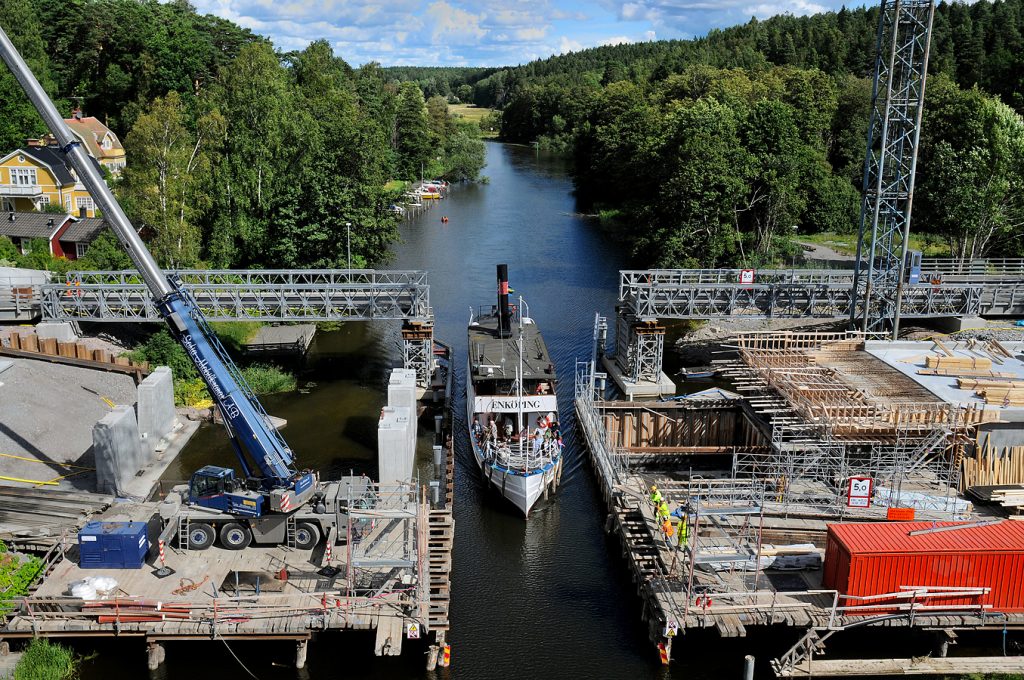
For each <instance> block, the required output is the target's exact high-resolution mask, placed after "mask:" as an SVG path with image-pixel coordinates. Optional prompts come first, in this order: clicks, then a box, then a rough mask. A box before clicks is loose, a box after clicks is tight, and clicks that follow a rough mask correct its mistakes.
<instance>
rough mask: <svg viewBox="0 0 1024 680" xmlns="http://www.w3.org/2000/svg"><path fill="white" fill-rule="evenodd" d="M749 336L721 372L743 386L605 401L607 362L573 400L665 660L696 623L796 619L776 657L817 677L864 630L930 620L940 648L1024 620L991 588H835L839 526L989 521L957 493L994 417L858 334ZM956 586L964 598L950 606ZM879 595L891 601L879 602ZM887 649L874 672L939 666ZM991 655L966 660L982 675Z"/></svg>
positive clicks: (793, 672) (583, 379) (581, 367)
mask: <svg viewBox="0 0 1024 680" xmlns="http://www.w3.org/2000/svg"><path fill="white" fill-rule="evenodd" d="M735 347H736V348H737V352H736V357H735V358H731V359H728V360H725V361H722V362H719V363H718V364H717V366H718V367H719V368H720V370H722V371H723V372H724V373H725V374H726V375H727V376H728V377H729V378H730V379H731V381H732V383H733V385H734V386H735V388H736V390H737V392H736V393H731V392H728V391H725V390H708V391H707V392H706V393H704V394H695V395H689V396H688V397H685V398H677V399H674V400H672V401H666V402H652V401H647V402H634V401H608V400H606V399H604V398H603V384H604V382H605V380H606V377H605V375H604V374H600V373H598V372H597V370H596V369H597V366H596V364H595V362H589V363H582V362H581V363H580V364H578V366H577V376H576V412H577V417H578V422H579V426H580V429H581V432H582V434H583V435H584V439H585V441H586V443H587V447H588V450H589V455H590V459H591V461H592V463H593V466H594V469H595V471H596V473H597V477H598V481H599V485H600V488H601V492H602V495H603V497H604V499H605V501H606V503H607V505H608V510H609V514H608V518H607V522H606V529H607V530H608V531H609V532H610V533H614V534H615V535H616V536H617V537H618V538H619V541H620V542H621V544H622V549H623V555H624V556H625V559H626V562H627V564H628V566H629V570H630V572H631V575H632V578H633V581H634V584H635V586H636V591H637V595H638V597H639V598H640V599H641V600H642V602H643V619H644V621H645V622H646V623H647V625H648V632H649V636H650V639H651V640H652V642H654V643H657V644H658V645H659V647H660V648H661V651H662V652H663V654H664V656H665V657H667V658H671V650H672V641H673V639H674V638H675V637H676V636H680V635H685V634H686V632H687V631H690V630H695V629H714V630H716V631H717V632H718V634H719V635H721V636H722V637H727V638H732V637H744V636H746V635H747V633H748V631H749V630H750V629H756V628H762V629H763V628H765V627H774V626H786V627H790V628H794V629H797V630H801V631H803V637H802V638H800V640H799V642H798V643H797V644H796V645H794V647H793V648H792V649H790V650H789V651H787V652H785V653H784V654H780V656H779V658H777V659H775V660H774V662H773V668H774V669H775V671H776V673H777V675H779V676H780V677H805V676H807V671H808V669H813V674H814V675H828V674H839V671H840V669H842V668H846V669H848V668H849V667H850V664H851V663H852V662H845V665H843V664H844V662H842V661H839V660H831V661H829V662H828V663H827V664H826V662H824V661H820V660H816V659H813V657H814V656H815V655H820V654H822V653H824V650H825V641H826V640H827V639H828V638H830V637H832V636H834V635H836V634H839V633H840V632H841V631H843V630H845V629H847V628H850V627H863V626H868V627H879V628H883V627H884V628H887V629H894V630H899V629H903V630H907V629H910V628H914V629H918V630H921V629H924V630H930V631H933V632H934V633H935V635H936V636H937V645H938V647H937V649H938V650H939V653H938V654H936V655H937V656H938V655H941V656H945V651H946V649H947V648H948V645H949V644H951V643H954V642H955V638H956V633H957V631H966V630H972V631H979V630H980V631H985V630H989V631H999V632H1000V633H1001V632H1002V631H1003V630H1004V629H1005V628H1020V627H1024V613H1022V612H996V611H993V609H992V606H991V605H989V604H987V603H986V597H987V596H988V595H989V592H990V589H989V588H985V587H964V588H956V587H927V586H921V585H919V584H907V587H905V588H900V589H898V591H897V592H890V593H880V594H878V595H874V596H871V597H853V596H848V595H844V594H842V593H840V592H838V591H837V590H835V589H830V588H826V587H823V585H822V574H823V572H822V562H823V558H824V553H825V551H824V548H825V537H826V533H827V526H828V524H829V523H833V522H871V521H874V522H878V521H887V520H890V519H895V518H897V517H899V518H907V517H908V516H909V517H912V518H915V519H917V520H934V521H939V520H943V521H949V520H974V521H977V520H979V519H981V520H986V519H992V518H990V517H986V516H984V515H983V514H982V511H981V509H979V508H975V507H974V506H973V505H972V504H971V503H970V502H968V501H967V500H965V499H964V498H963V497H961V496H959V495H958V494H957V487H958V481H959V472H960V469H961V466H962V461H963V460H964V458H965V457H969V456H970V455H971V454H972V447H973V444H974V442H975V438H976V436H977V431H978V430H979V428H981V427H984V426H986V425H988V424H992V423H994V422H995V421H996V420H998V416H997V414H995V413H993V412H992V411H991V410H990V409H987V408H986V407H985V405H984V404H980V405H979V404H974V403H971V404H950V403H948V402H946V401H943V400H942V399H940V398H937V397H936V396H935V395H934V394H932V393H930V392H928V391H927V390H925V389H923V388H921V387H920V386H918V385H916V384H915V383H914V381H912V380H910V379H909V378H908V377H907V376H906V375H904V374H903V373H902V372H900V371H898V370H896V369H893V368H890V367H888V366H887V365H886V364H885V363H884V362H882V361H880V360H879V359H878V358H877V357H876V356H874V355H873V354H871V353H868V352H865V351H864V343H863V340H862V339H861V338H859V337H858V336H855V335H846V334H793V333H782V334H748V335H746V336H741V337H739V338H738V339H737V340H736V344H735ZM862 476H863V477H865V478H870V479H871V480H872V483H873V484H874V489H873V490H874V494H873V498H872V500H871V501H869V502H868V503H866V504H864V506H863V507H857V506H858V505H861V504H860V503H859V502H857V501H855V500H854V501H852V502H851V495H850V493H851V492H850V489H849V487H848V485H847V484H848V481H849V480H850V479H851V478H858V477H862ZM652 486H656V487H657V489H658V494H660V496H661V497H662V498H663V499H664V500H665V501H666V502H667V503H668V505H669V507H670V508H671V510H673V511H677V512H678V513H680V514H683V515H685V516H686V518H687V526H688V531H687V534H686V536H685V538H684V540H683V541H682V542H681V543H680V541H679V533H678V532H677V531H675V532H666V531H665V530H664V528H663V527H664V525H663V516H659V515H658V511H657V510H656V508H655V505H654V504H653V503H652V501H651V495H652V490H651V489H652ZM869 498H871V497H870V496H869ZM985 511H986V512H991V511H990V510H988V509H986V510H985ZM672 520H673V521H672V526H673V528H675V527H678V526H679V524H678V522H677V521H676V518H674V517H673V518H672ZM1007 521H1008V520H1007ZM954 592H955V594H956V596H957V598H958V604H956V605H949V604H948V601H949V598H950V597H951V593H954ZM879 601H884V602H886V603H887V606H886V611H885V612H884V613H880V612H879V611H878V606H877V604H875V605H874V606H872V603H877V602H879ZM881 661H882V660H880V661H879V662H878V663H876V664H874V665H873V666H871V667H872V668H876V671H875V673H876V674H877V673H882V674H884V673H888V672H894V673H895V672H896V671H890V670H885V669H887V668H890V667H892V668H895V667H896V666H897V665H898V666H899V667H900V668H903V669H911V668H918V667H919V668H927V667H930V666H928V665H927V664H923V665H922V664H917V665H916V666H915V665H914V664H912V663H910V662H909V661H908V662H907V663H904V664H902V665H900V664H899V661H898V660H896V661H893V662H892V663H890V665H889V666H885V665H884V664H882V662H881ZM885 661H888V660H885ZM857 663H860V662H857ZM992 663H993V662H991V661H989V662H986V663H981V662H979V663H978V664H976V665H975V666H969V665H965V664H964V663H960V664H959V665H957V666H956V667H957V669H958V670H957V672H984V671H986V670H987V669H989V668H995V666H993V665H992ZM829 664H831V665H829ZM883 666H884V668H883ZM996 666H999V668H1006V666H1005V665H1000V664H999V663H996ZM865 667H868V666H865ZM934 667H935V668H939V666H934ZM951 667H952V666H951ZM829 668H832V669H833V670H832V671H829V672H826V670H827V669H829ZM1017 670H1019V667H1017ZM901 672H902V671H901ZM907 672H925V671H913V670H907ZM931 672H942V671H931Z"/></svg>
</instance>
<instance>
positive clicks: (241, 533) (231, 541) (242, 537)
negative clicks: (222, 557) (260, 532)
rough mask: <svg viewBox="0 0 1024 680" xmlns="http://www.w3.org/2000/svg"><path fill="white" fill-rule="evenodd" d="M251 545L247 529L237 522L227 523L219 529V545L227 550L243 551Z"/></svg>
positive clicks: (250, 534) (249, 533)
mask: <svg viewBox="0 0 1024 680" xmlns="http://www.w3.org/2000/svg"><path fill="white" fill-rule="evenodd" d="M250 543H252V532H251V531H249V527H247V526H245V525H243V524H239V523H238V522H228V523H227V524H225V525H223V526H222V527H221V528H220V544H221V545H222V546H224V547H225V548H227V549H228V550H244V549H245V548H248V547H249V544H250Z"/></svg>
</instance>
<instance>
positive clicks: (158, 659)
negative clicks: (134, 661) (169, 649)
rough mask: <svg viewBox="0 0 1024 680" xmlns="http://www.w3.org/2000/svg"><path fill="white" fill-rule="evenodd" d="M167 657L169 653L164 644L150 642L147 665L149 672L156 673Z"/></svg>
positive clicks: (147, 648) (147, 650) (147, 651)
mask: <svg viewBox="0 0 1024 680" xmlns="http://www.w3.org/2000/svg"><path fill="white" fill-rule="evenodd" d="M166 655H167V653H166V651H165V650H164V646H163V645H162V644H160V643H159V642H150V643H149V644H148V645H147V646H146V665H147V666H148V668H149V670H151V671H155V670H156V669H158V668H160V664H162V663H163V662H164V658H165V657H166Z"/></svg>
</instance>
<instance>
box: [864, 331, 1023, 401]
mask: <svg viewBox="0 0 1024 680" xmlns="http://www.w3.org/2000/svg"><path fill="white" fill-rule="evenodd" d="M944 344H945V345H946V347H948V348H949V349H950V350H951V351H952V352H953V354H954V355H956V356H962V357H966V358H971V357H975V358H976V357H978V355H977V354H972V353H971V352H969V351H967V349H966V348H965V345H964V343H963V342H944ZM1019 345H1020V343H1003V346H1004V347H1006V348H1007V349H1008V350H1010V351H1011V352H1012V353H1014V354H1015V357H1014V358H1013V359H1008V358H1005V357H1001V359H1002V362H1003V363H1002V364H996V363H993V365H992V370H993V371H999V372H1001V373H1012V374H1013V375H1014V376H1015V377H1019V379H1020V380H1022V381H1024V361H1021V359H1020V358H1017V357H1018V356H1019V355H1018V354H1017V353H1018V352H1019V350H1020V347H1019ZM864 349H865V350H866V351H867V352H868V353H869V354H871V355H873V356H875V357H878V358H879V359H881V360H882V361H884V362H885V363H886V364H887V365H889V366H890V367H891V368H894V369H896V370H897V371H899V372H900V373H903V374H904V375H906V376H908V377H910V378H911V379H913V380H914V382H916V383H917V384H919V385H921V386H922V387H924V388H925V389H926V390H928V391H929V392H931V393H932V394H934V395H935V396H936V397H938V398H939V399H941V400H942V401H944V402H946V403H949V404H957V405H961V406H971V405H974V406H985V400H984V399H982V398H981V397H979V396H977V395H976V394H975V393H974V390H965V389H960V387H958V386H957V379H956V377H955V376H942V375H920V374H918V371H919V370H921V369H923V368H925V359H926V357H927V356H928V355H932V356H939V355H940V354H941V352H940V351H939V350H938V349H937V348H935V344H934V343H933V342H931V341H927V342H908V341H900V342H868V343H866V344H865V347H864ZM987 408H988V409H992V410H994V411H998V412H999V413H1000V417H1001V418H1003V419H1007V420H1009V419H1012V420H1024V412H1022V410H1021V409H1019V408H1015V407H1010V408H1004V407H1003V406H1000V405H998V404H989V405H988V406H987Z"/></svg>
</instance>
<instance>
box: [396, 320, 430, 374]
mask: <svg viewBox="0 0 1024 680" xmlns="http://www.w3.org/2000/svg"><path fill="white" fill-rule="evenodd" d="M402 366H403V367H405V368H408V369H411V370H413V371H416V385H417V386H418V387H421V388H424V389H425V388H428V387H430V378H431V376H432V375H433V373H434V368H435V361H434V322H433V320H432V319H431V320H427V321H406V322H405V323H403V324H402Z"/></svg>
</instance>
